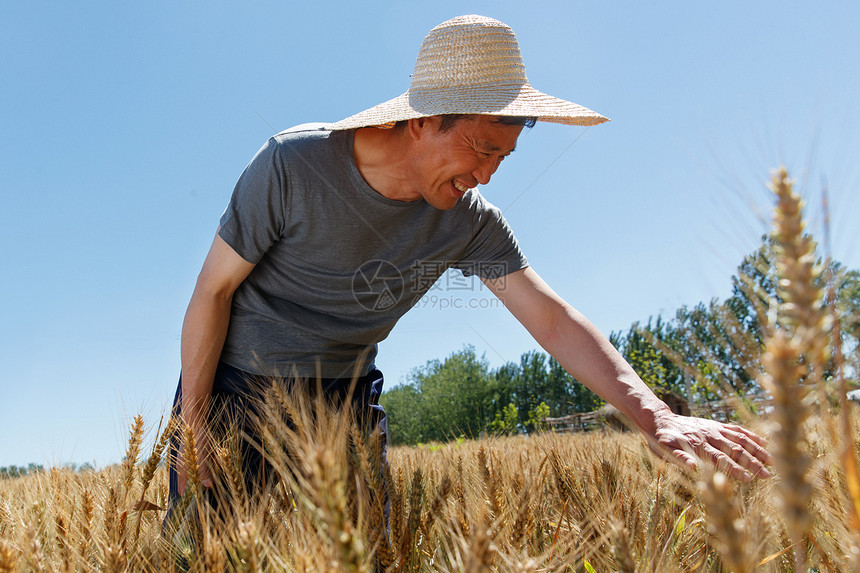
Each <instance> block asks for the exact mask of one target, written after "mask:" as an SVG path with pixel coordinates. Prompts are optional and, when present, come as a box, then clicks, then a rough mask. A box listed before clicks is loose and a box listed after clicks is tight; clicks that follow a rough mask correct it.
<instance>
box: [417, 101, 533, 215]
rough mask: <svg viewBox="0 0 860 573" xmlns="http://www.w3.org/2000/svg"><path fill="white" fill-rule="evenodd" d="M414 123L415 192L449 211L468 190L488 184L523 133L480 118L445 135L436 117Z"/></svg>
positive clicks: (461, 123) (466, 121) (463, 122)
mask: <svg viewBox="0 0 860 573" xmlns="http://www.w3.org/2000/svg"><path fill="white" fill-rule="evenodd" d="M413 121H417V122H418V123H417V125H416V126H415V128H414V133H415V152H416V154H417V155H416V159H415V162H414V164H413V165H414V167H415V170H416V173H415V182H416V188H415V191H416V192H417V193H418V194H419V195H420V196H421V197H423V198H424V200H425V201H427V203H429V204H430V205H432V206H433V207H436V208H437V209H442V210H446V209H450V208H452V207H453V206H454V205H455V204H456V203H457V201H459V200H460V198H461V197H462V196H463V194H464V193H466V191H467V190H469V189H471V188H473V187H476V186H477V185H479V184H480V185H486V184H487V183H489V182H490V177H492V175H493V173H495V172H496V169H498V168H499V165H500V164H501V162H502V160H504V158H505V157H507V156H508V155H510V154H511V152H513V150H514V148H515V147H516V145H517V137H519V135H520V132H521V131H522V130H523V128H522V126H519V125H503V124H500V123H497V122H496V121H495V118H493V117H492V116H483V115H476V116H472V117H469V118H465V119H461V120H459V121H457V123H455V124H454V126H453V127H452V128H451V129H449V130H447V131H444V132H440V131H439V124H440V122H441V119H440V118H439V117H438V116H437V117H428V118H422V120H413Z"/></svg>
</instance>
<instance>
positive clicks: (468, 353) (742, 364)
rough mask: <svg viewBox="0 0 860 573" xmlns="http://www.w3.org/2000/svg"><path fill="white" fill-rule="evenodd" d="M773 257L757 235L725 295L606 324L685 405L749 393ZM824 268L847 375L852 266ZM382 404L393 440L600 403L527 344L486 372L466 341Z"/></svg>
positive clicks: (770, 300)
mask: <svg viewBox="0 0 860 573" xmlns="http://www.w3.org/2000/svg"><path fill="white" fill-rule="evenodd" d="M773 260H774V257H773V246H772V242H771V240H770V239H769V238H768V237H765V238H764V240H763V242H762V245H761V247H760V248H759V249H758V250H757V251H756V252H755V253H753V254H751V255H749V256H747V257H746V258H745V259H744V261H743V262H742V263H741V265H740V266H739V267H738V271H737V274H736V275H734V276H733V277H732V295H731V296H730V297H729V298H728V299H727V300H725V301H723V302H720V301H719V300H717V299H714V300H712V301H711V302H709V303H707V304H706V303H699V304H697V305H696V306H694V307H692V308H691V307H687V306H682V307H681V308H680V309H678V310H677V311H676V312H675V315H674V317H672V318H671V319H669V320H666V319H663V318H662V317H657V319H656V320H654V319H649V320H648V322H647V324H645V325H641V324H639V323H635V324H633V325H632V326H631V327H630V329H629V330H628V331H627V332H626V333H624V332H613V333H612V334H611V335H610V341H611V342H612V344H614V345H615V347H616V348H617V349H618V350H619V351H620V352H621V354H622V355H623V356H624V358H625V359H626V360H627V361H628V362H629V363H630V364H631V365H632V366H633V368H634V369H635V370H636V372H637V373H638V374H639V376H640V377H641V378H642V379H643V380H644V381H645V383H646V384H648V385H649V386H651V387H652V388H657V387H661V388H666V389H668V390H671V391H672V392H674V393H676V394H678V395H679V396H681V397H682V398H684V399H686V400H687V401H689V402H691V403H694V404H695V403H703V402H709V401H712V400H716V399H721V398H725V397H726V396H727V395H729V394H733V395H736V396H740V397H744V396H748V395H752V394H758V393H760V392H761V391H762V390H761V388H760V386H759V384H758V382H757V380H758V379H759V378H760V374H761V372H762V366H761V362H760V360H759V358H760V356H761V352H762V350H763V348H762V336H763V326H762V325H763V324H766V321H767V316H768V310H769V309H770V308H772V307H773V305H774V304H775V303H777V302H779V301H780V300H781V298H780V289H779V288H778V287H779V285H778V284H777V281H776V279H775V276H776V270H775V268H774V267H773V263H772V261H773ZM819 264H823V263H822V262H821V261H819ZM829 270H830V271H831V272H829V273H822V281H826V280H827V279H828V276H829V277H832V285H833V288H832V292H833V296H834V299H835V307H836V308H837V311H838V314H839V315H840V316H841V319H840V326H841V331H842V338H843V344H844V348H845V349H846V352H845V353H844V354H845V356H847V357H848V358H847V362H846V373H847V375H848V377H849V378H850V379H852V380H853V381H854V383H856V382H857V380H856V378H857V373H858V370H860V365H858V352H857V348H858V340H860V272H858V271H857V270H846V269H845V268H843V267H842V265H841V264H839V263H838V262H834V263H832V264H831V265H830V269H829ZM819 302H821V301H819ZM831 370H832V369H831ZM381 403H382V405H383V406H384V407H385V409H386V411H387V413H388V419H389V429H390V439H391V442H392V443H393V444H417V443H421V442H429V441H447V440H450V439H452V438H458V437H461V436H465V437H477V436H479V435H482V434H502V433H513V432H519V433H523V432H525V433H527V432H530V431H532V430H534V429H535V428H539V427H540V425H541V420H543V419H544V418H547V417H558V416H564V415H567V414H572V413H574V412H588V411H591V410H594V409H596V408H598V407H600V406H601V405H602V401H601V400H600V399H599V398H598V397H597V396H596V395H595V394H594V393H592V392H591V391H590V390H588V389H587V388H586V387H585V386H583V385H582V384H580V383H579V382H578V381H577V380H575V379H574V378H573V377H572V376H570V375H569V374H568V373H567V372H565V371H564V369H563V368H562V367H561V365H560V364H559V363H558V362H556V360H555V359H554V358H552V357H549V356H547V355H546V354H545V353H543V352H539V351H531V352H526V353H525V354H523V355H522V356H521V357H520V361H519V363H516V362H509V363H508V364H505V365H503V366H501V367H500V368H498V369H495V370H493V369H491V368H490V367H489V363H488V362H487V360H486V359H485V358H483V357H478V356H477V355H476V353H475V349H474V348H472V347H466V348H464V349H462V350H460V351H458V352H455V353H454V354H452V355H451V356H449V357H447V358H445V359H444V360H431V361H429V362H428V363H427V364H425V365H424V366H423V367H420V368H417V369H415V370H414V371H413V372H412V373H411V375H410V376H409V378H408V380H407V381H406V383H405V384H402V385H400V386H397V387H394V388H392V389H390V390H388V391H387V392H385V393H384V394H383V395H382V398H381Z"/></svg>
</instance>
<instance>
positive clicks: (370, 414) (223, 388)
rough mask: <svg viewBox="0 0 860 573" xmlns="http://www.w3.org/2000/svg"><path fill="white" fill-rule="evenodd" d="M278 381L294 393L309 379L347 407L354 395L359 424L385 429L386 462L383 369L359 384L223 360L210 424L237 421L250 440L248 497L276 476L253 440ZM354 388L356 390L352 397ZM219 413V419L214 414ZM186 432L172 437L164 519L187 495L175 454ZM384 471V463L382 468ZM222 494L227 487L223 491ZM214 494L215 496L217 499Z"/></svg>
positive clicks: (176, 410) (245, 454)
mask: <svg viewBox="0 0 860 573" xmlns="http://www.w3.org/2000/svg"><path fill="white" fill-rule="evenodd" d="M273 383H278V384H282V385H283V386H282V387H283V389H284V390H285V391H286V392H289V391H290V390H291V389H292V388H293V386H294V385H295V384H299V383H301V384H306V385H307V388H306V389H305V390H306V391H307V392H308V394H310V395H311V396H313V395H314V394H315V393H316V391H317V389H320V390H322V392H323V394H324V395H325V397H326V399H327V400H329V401H330V402H332V403H336V404H339V405H342V406H345V404H344V401H345V400H347V399H350V400H351V402H352V404H351V407H352V408H353V409H354V411H355V414H356V418H357V421H358V423H359V424H360V425H361V426H362V427H364V428H367V429H373V428H377V427H378V428H379V429H380V430H382V444H381V452H380V454H381V460H380V461H381V463H383V464H385V463H386V459H385V448H386V441H387V435H388V423H387V420H386V418H385V410H384V409H383V408H382V406H380V405H379V396H380V394H382V384H383V378H382V372H381V371H380V370H379V369H377V368H376V367H372V368H371V370H370V372H368V373H367V374H366V375H364V376H361V377H359V378H358V379H357V380H356V381H355V383H353V381H352V379H350V378H322V379H320V380H316V379H312V380H295V379H290V378H275V379H273V378H272V377H269V376H266V377H263V376H259V375H256V374H251V373H249V372H244V371H242V370H239V369H238V368H234V367H233V366H230V365H229V364H226V363H224V362H220V363H219V364H218V368H217V370H216V372H215V381H214V384H213V386H212V400H211V406H210V424H211V425H213V427H224V426H228V425H229V426H233V427H234V428H236V429H237V430H239V435H240V436H242V435H243V434H244V436H245V437H246V438H250V439H242V440H241V444H240V451H241V455H242V463H243V468H242V469H243V473H244V478H245V488H246V491H247V492H248V494H249V496H252V497H253V496H254V495H258V494H262V493H263V491H264V490H265V488H266V487H267V485H271V484H272V480H273V478H274V476H275V474H274V472H273V470H272V467H271V465H269V463H268V462H267V460H266V459H265V456H264V455H263V454H262V453H261V452H260V451H259V448H258V447H257V446H255V445H254V444H253V442H256V443H257V444H259V443H260V441H261V440H260V436H259V432H258V431H257V429H256V425H257V420H258V419H259V414H260V404H261V402H260V401H261V400H263V399H265V395H266V391H267V390H268V389H269V388H271V386H272V384H273ZM350 388H353V393H352V395H351V396H349V391H350ZM181 408H182V376H181V375H180V378H179V384H178V386H177V388H176V396H175V398H174V400H173V414H174V415H177V416H178V415H179V414H180V413H181ZM213 418H214V419H213ZM180 441H181V435H180V433H179V432H177V433H176V434H174V436H173V437H172V438H171V440H170V454H169V455H170V458H169V459H170V460H171V461H170V463H169V467H170V490H169V510H168V512H167V516H166V517H165V524H167V523H168V522H169V521H170V519H171V514H172V513H173V508H174V507H175V506H176V502H177V501H178V500H179V498H180V497H181V496H182V493H183V492H180V491H179V485H178V474H177V472H176V467H175V466H176V464H175V460H176V456H177V455H178V452H179V443H180ZM379 469H380V471H382V468H379ZM222 493H223V492H222ZM209 497H210V501H211V502H213V503H215V504H217V497H218V496H213V495H210V496H209ZM213 498H214V499H213Z"/></svg>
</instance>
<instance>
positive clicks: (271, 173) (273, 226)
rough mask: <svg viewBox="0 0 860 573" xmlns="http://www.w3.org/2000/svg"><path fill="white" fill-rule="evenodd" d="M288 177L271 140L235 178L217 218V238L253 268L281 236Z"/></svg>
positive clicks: (281, 159) (276, 147) (281, 158)
mask: <svg viewBox="0 0 860 573" xmlns="http://www.w3.org/2000/svg"><path fill="white" fill-rule="evenodd" d="M288 179H289V174H288V172H287V169H286V165H285V163H284V161H283V157H282V155H281V153H280V146H279V145H278V142H277V141H276V140H275V139H274V138H272V139H269V141H267V142H266V144H265V145H264V146H263V147H262V148H261V149H260V151H258V152H257V154H256V155H255V156H254V158H253V159H252V160H251V162H250V163H249V164H248V166H247V167H245V171H243V172H242V175H241V176H240V177H239V181H238V182H237V183H236V187H235V188H234V189H233V196H232V197H231V198H230V203H229V204H228V205H227V209H226V210H225V211H224V214H223V215H221V229H220V230H219V231H218V234H219V236H220V237H221V238H222V239H224V241H225V242H226V243H227V244H228V245H230V247H232V248H233V250H234V251H236V253H238V254H239V256H240V257H242V258H243V259H245V260H246V261H248V262H249V263H254V264H256V263H257V262H259V261H260V259H261V258H262V257H263V255H264V254H265V253H266V251H268V250H269V248H270V247H271V246H272V245H273V244H274V243H275V242H276V241H277V240H278V239H279V238H280V237H281V236H282V235H283V232H284V227H285V219H286V214H285V205H286V194H287V186H288V183H287V182H288Z"/></svg>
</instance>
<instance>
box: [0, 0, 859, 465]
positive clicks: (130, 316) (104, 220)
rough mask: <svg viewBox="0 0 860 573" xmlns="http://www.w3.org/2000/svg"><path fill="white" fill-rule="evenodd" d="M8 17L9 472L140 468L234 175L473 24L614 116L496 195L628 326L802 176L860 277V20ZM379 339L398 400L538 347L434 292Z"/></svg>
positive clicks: (580, 6)
mask: <svg viewBox="0 0 860 573" xmlns="http://www.w3.org/2000/svg"><path fill="white" fill-rule="evenodd" d="M3 12H4V15H3V18H2V21H0V193H2V207H0V213H2V221H3V223H2V225H0V239H2V244H3V249H2V251H0V268H2V281H0V360H2V369H0V465H9V464H19V465H20V464H26V463H28V462H36V463H42V464H57V463H62V462H67V461H73V462H77V463H81V462H85V461H90V462H93V461H94V462H95V463H96V464H98V465H104V464H107V463H111V462H114V461H117V460H118V459H119V458H120V456H121V454H122V451H123V449H124V443H125V439H126V433H127V431H126V429H127V426H128V424H129V421H130V419H131V416H132V415H134V414H136V413H142V414H144V415H145V417H146V420H147V422H148V424H155V423H157V420H158V416H159V415H161V414H162V413H163V412H165V411H166V409H167V406H168V404H169V401H170V399H171V398H172V395H173V391H174V389H175V385H176V379H177V375H178V371H179V335H180V327H181V322H182V317H183V313H184V310H185V306H186V304H187V302H188V299H189V297H190V295H191V291H192V288H193V286H194V281H195V278H196V275H197V272H198V271H199V268H200V265H201V263H202V261H203V257H204V255H205V253H206V250H207V248H208V246H209V243H210V241H211V239H212V236H213V234H214V232H215V229H216V226H217V223H218V217H219V216H220V214H221V212H222V210H223V209H224V207H225V205H226V203H227V200H228V198H229V196H230V193H231V191H232V188H233V185H234V183H235V181H236V178H237V177H238V176H239V174H240V172H241V171H242V169H243V167H244V166H245V164H246V163H247V162H248V160H249V159H250V158H251V157H252V156H253V154H254V153H255V152H256V150H257V149H258V148H259V147H260V146H261V145H262V144H263V143H264V142H265V140H266V139H267V138H268V137H269V136H270V135H272V134H274V133H276V132H278V131H281V130H283V129H285V128H287V127H289V126H292V125H295V124H298V123H304V122H307V121H333V120H337V119H340V118H343V117H346V116H348V115H351V114H352V113H355V112H357V111H360V110H363V109H365V108H367V107H370V106H372V105H375V104H376V103H379V102H381V101H384V100H387V99H389V98H391V97H394V96H396V95H399V94H400V93H402V92H403V91H405V90H406V88H407V87H408V83H409V74H410V73H411V71H412V66H413V64H414V61H415V56H416V55H417V51H418V47H419V45H420V43H421V40H422V39H423V37H424V35H425V34H426V32H427V31H428V30H429V29H430V28H432V27H433V26H435V25H436V24H438V23H439V22H441V21H443V20H446V19H448V18H451V17H453V16H456V15H459V14H467V13H477V14H484V15H488V16H492V17H495V18H498V19H500V20H502V21H504V22H506V23H507V24H509V25H510V26H511V27H513V29H514V30H515V32H516V33H517V35H518V37H519V40H520V44H521V47H522V50H523V55H524V58H525V63H526V69H527V73H528V75H529V79H530V80H531V82H532V84H533V85H534V86H535V87H537V88H538V89H540V90H543V91H546V92H548V93H550V94H553V95H556V96H559V97H563V98H566V99H571V100H573V101H575V102H577V103H580V104H582V105H585V106H587V107H590V108H591V109H594V110H596V111H598V112H600V113H603V114H604V115H607V116H609V117H610V118H612V122H610V123H608V124H604V125H600V126H596V127H592V128H571V127H564V126H557V125H549V124H538V126H537V127H535V128H534V129H533V130H531V131H530V132H528V133H525V134H524V135H523V136H522V137H521V138H520V142H519V146H518V149H517V152H516V154H515V156H514V157H512V158H511V159H510V160H508V161H506V162H505V164H504V166H503V168H502V169H501V170H500V172H499V173H498V174H497V176H496V177H495V178H494V181H493V182H492V183H491V184H490V185H489V186H487V187H486V188H485V189H483V190H482V192H483V193H484V194H485V195H486V196H487V197H488V198H489V199H490V200H491V201H492V202H494V203H496V204H497V205H499V206H500V207H502V208H503V209H504V212H505V215H506V216H507V218H508V220H509V221H510V223H511V225H512V226H513V228H514V230H515V231H516V233H517V235H518V237H519V239H520V242H521V244H522V246H523V248H524V249H525V251H526V254H527V255H528V256H529V259H530V261H531V263H532V265H533V266H534V267H535V268H536V269H537V271H538V272H539V273H541V274H542V275H543V276H544V278H545V279H546V280H547V281H548V282H549V283H550V285H551V286H553V287H554V288H555V289H556V290H557V291H558V292H559V293H560V294H562V296H564V297H565V298H566V299H567V300H568V301H570V302H571V303H572V304H574V306H576V307H577V308H579V309H580V310H582V311H583V312H584V313H585V314H586V315H587V316H589V317H590V318H591V319H592V320H593V321H594V322H595V323H596V324H597V326H598V327H599V328H600V329H601V330H603V332H605V333H606V334H609V333H610V332H611V331H613V330H622V329H623V330H626V329H627V328H628V327H629V325H630V324H631V323H632V322H634V321H637V320H647V319H648V317H649V316H651V315H657V314H661V313H662V314H664V315H669V314H671V313H672V312H673V311H674V309H676V308H677V307H678V306H680V305H682V304H695V303H697V302H699V301H702V300H709V299H710V298H712V297H720V298H723V297H725V296H726V295H727V294H728V293H729V277H730V276H731V274H732V272H733V271H734V269H735V267H736V265H737V264H738V263H739V262H740V260H741V258H742V257H743V255H744V254H745V253H747V252H749V251H752V250H753V249H754V248H755V247H756V245H757V242H758V237H759V236H760V234H761V233H762V232H763V230H764V223H762V221H761V219H760V218H757V217H763V218H765V219H766V218H768V217H769V213H768V209H769V197H768V195H767V192H766V191H764V188H763V185H762V183H763V181H764V180H765V179H766V176H767V173H768V170H769V169H770V168H772V167H776V166H777V165H778V164H780V163H782V162H784V163H785V164H786V165H787V166H788V167H789V169H790V171H791V173H792V174H793V175H794V176H795V177H797V178H798V179H799V180H800V183H801V188H802V190H803V192H804V193H805V194H806V195H807V196H808V197H809V200H810V207H811V209H812V211H811V215H812V218H813V221H812V223H811V228H812V229H813V230H814V231H818V230H820V228H821V224H820V209H819V207H818V205H819V197H820V190H821V187H822V185H825V184H826V185H827V187H828V189H829V192H830V196H831V206H832V217H833V221H832V230H833V243H834V251H835V254H836V256H837V258H839V259H841V260H843V261H844V262H845V263H846V264H848V265H849V266H851V267H853V268H858V267H860V250H858V244H860V241H858V238H860V236H858V235H860V233H858V231H857V221H858V220H860V198H858V183H860V177H858V176H860V169H859V168H858V151H860V117H858V102H860V57H858V55H860V41H858V34H857V26H858V24H860V4H858V3H857V2H855V1H853V0H843V1H834V2H821V3H808V2H785V1H782V2H775V1H764V0H763V1H759V2H736V1H729V2H723V3H701V2H686V1H667V2H660V3H644V2H633V1H619V2H597V1H594V2H580V1H573V2H572V1H569V0H566V1H559V2H540V1H534V2H528V3H527V2H522V1H521V0H519V1H516V2H513V1H493V2H469V1H458V2H451V1H437V2H422V3H417V2H388V3H384V2H376V1H373V2H342V3H330V2H316V3H314V2H285V1H280V2H244V3H224V2H178V3H177V2H160V1H156V2H147V3H143V4H133V5H127V4H122V3H120V4H118V3H115V2H75V3H59V2H52V3H48V2H19V3H11V4H8V5H6V6H5V7H4V10H3ZM434 293H435V294H436V295H437V296H438V297H439V298H437V299H436V300H437V304H436V307H435V308H434V307H433V306H432V305H428V306H427V307H425V308H421V309H417V310H415V311H413V312H412V313H411V314H410V315H407V317H406V318H405V319H404V320H403V321H402V322H401V324H399V325H398V326H397V328H395V330H394V331H393V333H392V334H391V336H390V337H389V339H388V340H387V341H385V342H383V343H382V345H381V352H380V357H379V365H380V367H381V368H382V370H383V371H384V372H385V373H386V377H387V380H388V383H389V385H390V384H394V383H397V382H398V381H401V380H402V379H403V378H404V377H405V376H406V375H407V373H408V372H409V370H410V369H411V368H412V367H414V366H419V365H422V364H424V363H425V362H426V361H427V360H429V359H432V358H441V357H444V356H446V355H448V354H450V353H451V352H454V351H456V350H458V349H460V348H462V347H463V345H464V344H472V345H474V346H475V347H476V349H477V350H478V352H479V353H486V357H487V359H488V360H489V361H490V362H491V363H492V365H493V366H498V365H500V364H501V363H503V362H505V361H509V360H518V359H519V356H520V355H521V354H522V353H523V352H525V351H527V350H531V349H533V348H536V344H535V343H534V342H533V341H532V340H531V339H530V338H529V336H528V334H527V333H526V332H525V331H524V330H523V329H522V328H521V327H520V326H519V325H518V324H517V323H516V322H515V321H514V320H513V319H511V318H510V317H509V316H508V315H507V314H506V312H505V311H504V310H501V309H492V308H483V309H460V310H456V311H455V310H441V309H440V308H439V306H440V304H441V300H443V299H444V300H446V301H450V300H461V301H468V300H476V301H478V302H477V303H475V304H476V305H478V306H481V305H487V304H488V303H487V302H482V301H486V300H489V299H490V295H489V294H488V293H486V292H474V293H468V292H463V291H456V290H454V291H447V292H444V291H434Z"/></svg>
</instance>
